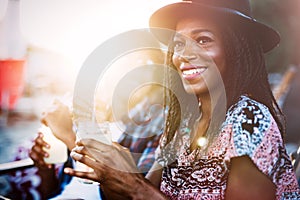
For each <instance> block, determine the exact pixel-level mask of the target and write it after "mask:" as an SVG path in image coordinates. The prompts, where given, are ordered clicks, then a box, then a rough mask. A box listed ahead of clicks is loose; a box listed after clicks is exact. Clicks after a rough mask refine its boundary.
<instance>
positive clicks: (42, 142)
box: [34, 132, 50, 149]
mask: <svg viewBox="0 0 300 200" xmlns="http://www.w3.org/2000/svg"><path fill="white" fill-rule="evenodd" d="M43 138H44V134H43V133H42V132H39V133H38V137H37V138H36V139H35V140H34V142H35V144H36V145H39V146H41V147H45V148H47V149H49V148H50V145H49V144H48V143H47V142H45V140H44V139H43Z"/></svg>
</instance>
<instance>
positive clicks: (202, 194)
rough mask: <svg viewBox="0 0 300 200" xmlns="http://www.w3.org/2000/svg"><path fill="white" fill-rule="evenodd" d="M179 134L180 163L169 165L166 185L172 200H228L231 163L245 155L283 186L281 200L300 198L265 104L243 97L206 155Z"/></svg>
mask: <svg viewBox="0 0 300 200" xmlns="http://www.w3.org/2000/svg"><path fill="white" fill-rule="evenodd" d="M176 136H177V137H178V136H182V137H181V138H184V139H181V140H179V139H175V140H174V141H177V143H176V145H173V146H172V145H170V146H172V147H178V148H177V151H176V152H177V153H175V154H176V159H175V162H173V164H170V162H169V163H168V165H167V166H165V168H164V171H163V177H162V182H161V190H162V192H164V193H165V194H166V195H167V196H168V197H169V198H170V199H207V200H208V199H224V197H225V190H226V184H227V178H228V174H229V171H230V160H231V158H233V157H238V156H244V155H247V156H249V157H250V158H251V159H252V161H253V163H254V164H255V165H256V166H257V168H258V169H259V170H260V171H261V172H263V173H264V174H266V175H267V176H268V177H269V178H270V180H272V181H273V183H274V184H275V185H276V186H277V190H276V199H278V200H279V199H280V200H281V199H300V194H299V186H298V183H297V181H296V177H295V173H294V171H293V167H292V164H291V161H290V159H289V156H288V155H287V153H286V151H285V148H284V143H283V140H282V137H281V134H280V131H279V130H278V127H277V124H276V122H275V120H274V118H273V117H272V115H271V114H270V112H269V110H268V108H267V107H266V106H264V105H262V104H261V103H258V102H256V101H254V100H252V99H250V98H249V97H247V96H241V98H240V100H239V101H238V103H236V104H235V105H233V106H232V107H231V108H230V109H229V110H228V112H227V114H226V120H225V122H224V123H223V125H222V128H221V132H220V134H219V136H218V137H217V138H216V139H215V141H214V142H213V144H212V145H211V146H210V147H209V149H208V152H207V153H205V154H201V152H199V149H197V150H195V151H193V152H189V149H188V146H189V145H188V144H189V142H190V141H189V140H188V139H187V138H186V134H184V133H177V135H176ZM179 138H180V137H179ZM178 141H180V142H179V143H178ZM163 157H164V158H163ZM165 157H166V155H164V153H163V151H162V150H161V149H160V148H159V149H157V161H158V162H159V163H161V164H162V165H164V164H165V163H163V162H162V161H164V160H166V159H165Z"/></svg>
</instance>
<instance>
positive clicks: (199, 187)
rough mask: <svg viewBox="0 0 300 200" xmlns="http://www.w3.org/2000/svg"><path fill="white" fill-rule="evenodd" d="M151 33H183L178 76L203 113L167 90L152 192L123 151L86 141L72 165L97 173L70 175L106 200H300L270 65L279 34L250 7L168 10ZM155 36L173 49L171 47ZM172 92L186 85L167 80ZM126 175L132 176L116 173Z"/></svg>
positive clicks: (212, 4)
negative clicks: (108, 199)
mask: <svg viewBox="0 0 300 200" xmlns="http://www.w3.org/2000/svg"><path fill="white" fill-rule="evenodd" d="M150 26H151V27H152V28H153V27H158V28H167V29H172V30H175V31H176V33H175V34H172V35H173V36H172V42H171V45H170V53H169V56H168V65H169V67H170V68H169V69H176V70H177V71H178V72H179V74H180V76H181V79H182V83H183V88H184V89H185V91H186V92H187V93H188V94H195V95H196V97H197V99H198V103H199V109H198V111H199V112H195V113H193V112H191V113H190V114H189V113H188V112H186V111H193V106H194V105H193V106H191V104H190V103H188V104H184V105H183V104H182V102H187V101H180V100H178V97H177V96H176V95H174V93H172V92H170V91H169V90H167V89H166V91H165V94H166V95H165V96H166V101H165V102H166V107H167V108H168V109H167V110H168V115H167V119H166V123H165V132H164V134H163V137H162V139H161V141H160V148H158V149H157V158H156V163H155V164H154V166H153V170H152V171H151V172H149V173H148V175H147V178H148V180H150V182H151V183H150V182H149V181H148V180H145V179H144V178H143V177H142V176H141V175H140V174H139V173H133V172H137V171H133V169H134V168H133V164H132V162H129V161H130V160H131V158H130V156H129V155H128V153H127V152H126V151H123V148H122V147H120V146H118V145H113V146H107V145H105V144H101V143H97V142H95V141H92V140H82V141H79V142H78V143H77V145H78V146H77V147H76V148H75V149H73V152H72V153H71V155H72V157H73V158H74V159H75V160H78V161H80V162H83V163H85V164H87V165H89V166H91V167H92V168H94V170H95V171H94V173H89V174H86V173H80V172H76V171H73V170H71V169H68V170H66V171H65V172H66V173H68V174H70V175H75V176H79V177H85V178H90V179H93V180H97V181H99V182H100V183H101V187H102V188H103V190H104V191H105V192H106V193H107V194H117V195H118V196H119V197H120V196H123V197H125V198H132V199H149V198H151V199H165V198H170V199H225V198H226V199H263V200H266V199H299V198H300V195H299V187H298V185H297V182H296V178H295V175H294V172H293V169H292V165H291V162H290V160H289V157H288V156H287V154H286V151H285V149H284V143H283V134H284V132H285V129H284V117H283V114H282V113H281V111H280V109H279V107H278V105H277V103H276V101H275V100H274V97H273V95H272V91H271V89H270V87H269V84H268V79H267V72H266V68H265V64H264V58H263V56H264V53H265V52H268V51H270V50H271V49H273V48H274V47H275V46H276V45H277V44H278V42H279V35H278V33H277V32H276V31H274V30H273V29H272V28H270V27H268V26H266V25H264V24H261V23H259V22H257V21H255V20H254V19H253V18H252V17H251V13H250V7H249V2H248V1H247V0H231V1H228V0H210V1H204V0H197V1H184V2H181V3H175V4H171V5H167V6H165V7H163V8H161V9H159V10H158V11H156V12H155V13H154V14H153V15H152V16H151V19H150ZM154 33H155V34H157V37H158V38H159V39H160V40H161V41H162V42H164V43H166V44H168V45H169V43H167V41H168V39H169V38H168V37H167V38H166V37H163V36H162V35H160V34H159V33H158V32H155V30H154ZM164 36H165V34H164ZM215 66H216V67H217V68H216V67H215ZM216 69H217V70H216ZM168 71H171V70H168ZM218 73H219V74H220V75H221V77H222V80H223V81H222V82H223V84H224V87H223V84H220V80H219V78H218V76H217V75H218ZM167 83H168V85H167V86H168V89H170V88H171V89H173V87H174V85H176V83H177V82H176V80H174V76H170V75H169V74H168V76H167ZM177 87H180V86H178V85H176V86H175V88H177ZM223 89H224V90H225V94H226V98H225V107H226V116H224V115H223V114H222V113H223V111H222V108H223V106H224V91H223ZM188 97H189V95H186V97H185V98H187V99H188ZM222 100H223V102H222ZM182 107H186V108H187V109H185V110H181V108H182ZM220 109H221V110H220ZM203 138H204V139H203ZM199 139H200V141H204V143H200V144H199V143H198V141H199ZM84 155H86V156H84ZM90 158H92V159H90ZM126 160H127V161H126ZM120 166H121V167H122V170H124V171H127V172H124V171H120V170H117V169H118V168H120ZM158 188H159V189H160V190H158Z"/></svg>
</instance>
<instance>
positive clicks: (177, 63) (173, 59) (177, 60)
mask: <svg viewBox="0 0 300 200" xmlns="http://www.w3.org/2000/svg"><path fill="white" fill-rule="evenodd" d="M172 63H173V64H174V65H175V66H176V67H177V68H178V67H179V65H180V64H179V57H178V56H175V55H173V56H172Z"/></svg>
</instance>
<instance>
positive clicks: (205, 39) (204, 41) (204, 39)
mask: <svg viewBox="0 0 300 200" xmlns="http://www.w3.org/2000/svg"><path fill="white" fill-rule="evenodd" d="M196 41H197V42H198V43H199V44H207V43H209V42H212V41H213V40H212V39H211V38H209V37H199V38H198V39H197V40H196Z"/></svg>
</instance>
